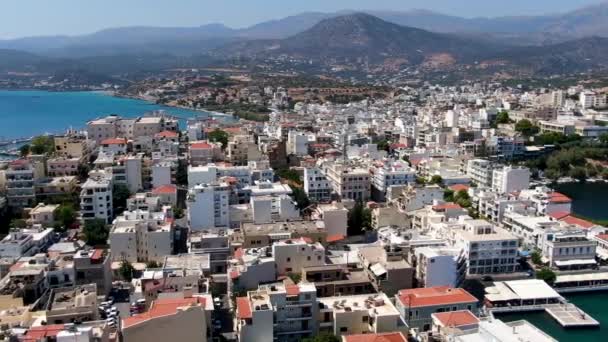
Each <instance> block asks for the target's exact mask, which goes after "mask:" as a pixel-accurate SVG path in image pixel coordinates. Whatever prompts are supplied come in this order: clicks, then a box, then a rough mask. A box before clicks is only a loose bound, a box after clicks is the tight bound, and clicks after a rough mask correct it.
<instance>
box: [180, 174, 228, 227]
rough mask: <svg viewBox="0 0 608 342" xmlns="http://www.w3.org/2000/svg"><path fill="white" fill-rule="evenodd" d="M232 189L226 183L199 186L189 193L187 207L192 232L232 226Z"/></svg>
mask: <svg viewBox="0 0 608 342" xmlns="http://www.w3.org/2000/svg"><path fill="white" fill-rule="evenodd" d="M229 204H230V187H229V186H228V184H226V183H214V184H199V185H196V186H194V187H193V188H191V189H190V190H189V191H188V198H187V200H186V205H187V208H188V210H187V211H188V223H189V224H190V229H191V230H204V229H214V228H227V227H228V226H229V225H230V210H229Z"/></svg>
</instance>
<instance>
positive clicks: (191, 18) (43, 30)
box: [0, 0, 602, 39]
mask: <svg viewBox="0 0 608 342" xmlns="http://www.w3.org/2000/svg"><path fill="white" fill-rule="evenodd" d="M598 2H602V1H601V0H0V39H1V38H15V37H22V36H33V35H56V34H82V33H90V32H94V31H96V30H99V29H102V28H107V27H118V26H133V25H155V26H198V25H201V24H206V23H211V22H221V23H224V24H226V25H228V26H231V27H244V26H248V25H252V24H255V23H258V22H260V21H265V20H270V19H276V18H281V17H284V16H288V15H292V14H297V13H300V12H307V11H321V12H330V11H336V10H341V9H376V10H408V9H413V8H421V9H429V10H435V11H440V12H443V13H445V14H451V15H458V16H465V17H474V16H502V15H536V14H546V13H556V12H563V11H568V10H572V9H576V8H579V7H582V6H585V5H589V4H594V3H598Z"/></svg>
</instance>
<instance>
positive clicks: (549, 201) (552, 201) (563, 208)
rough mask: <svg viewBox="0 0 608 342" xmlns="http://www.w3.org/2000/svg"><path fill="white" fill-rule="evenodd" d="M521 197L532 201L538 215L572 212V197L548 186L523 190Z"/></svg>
mask: <svg viewBox="0 0 608 342" xmlns="http://www.w3.org/2000/svg"><path fill="white" fill-rule="evenodd" d="M519 199H522V200H527V201H530V202H532V205H533V206H534V207H535V208H536V213H537V215H551V214H555V213H568V214H569V213H571V212H572V199H571V198H569V197H568V196H566V195H564V194H562V193H559V192H556V191H553V190H552V189H549V188H546V187H536V188H534V189H530V190H522V191H521V192H520V194H519Z"/></svg>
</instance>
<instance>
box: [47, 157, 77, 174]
mask: <svg viewBox="0 0 608 342" xmlns="http://www.w3.org/2000/svg"><path fill="white" fill-rule="evenodd" d="M79 165H80V159H79V158H65V157H59V158H50V159H48V160H47V161H46V172H47V175H48V176H49V177H63V176H77V175H78V166H79Z"/></svg>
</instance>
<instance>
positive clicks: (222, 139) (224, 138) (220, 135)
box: [208, 128, 229, 150]
mask: <svg viewBox="0 0 608 342" xmlns="http://www.w3.org/2000/svg"><path fill="white" fill-rule="evenodd" d="M208 138H209V141H211V142H219V143H220V144H222V150H225V149H226V147H228V138H229V135H228V133H227V132H226V131H222V130H221V129H219V128H216V129H215V130H214V131H213V132H211V133H209V135H208Z"/></svg>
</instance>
